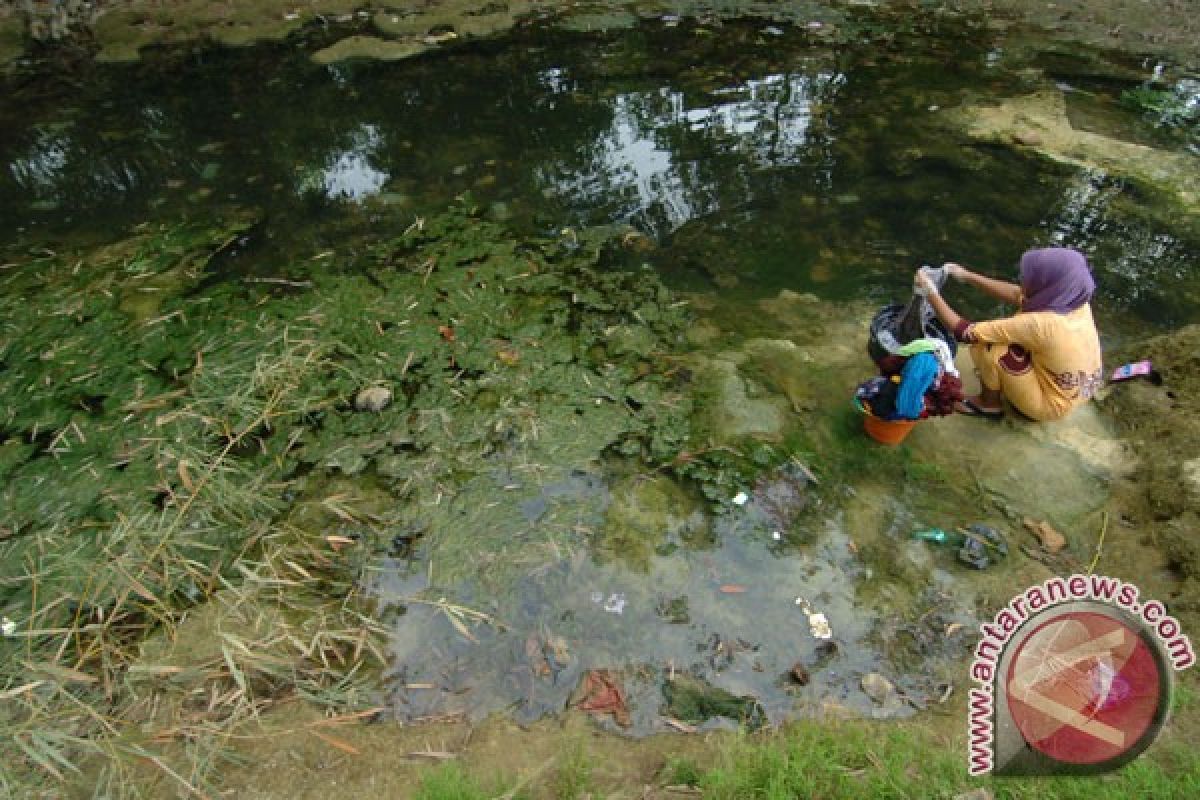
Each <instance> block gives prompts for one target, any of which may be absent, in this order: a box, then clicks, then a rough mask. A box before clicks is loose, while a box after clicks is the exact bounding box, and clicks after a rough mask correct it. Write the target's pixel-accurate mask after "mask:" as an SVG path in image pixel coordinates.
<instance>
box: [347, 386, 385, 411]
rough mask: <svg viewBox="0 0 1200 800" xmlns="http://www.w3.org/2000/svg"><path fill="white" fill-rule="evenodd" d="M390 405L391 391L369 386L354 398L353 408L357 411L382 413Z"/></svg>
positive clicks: (381, 387)
mask: <svg viewBox="0 0 1200 800" xmlns="http://www.w3.org/2000/svg"><path fill="white" fill-rule="evenodd" d="M391 404H392V390H391V389H388V388H385V387H383V386H371V387H369V388H366V389H363V390H362V391H361V392H359V393H358V394H357V395H355V396H354V408H355V409H357V410H358V411H383V410H384V409H385V408H387V407H388V406H390V405H391Z"/></svg>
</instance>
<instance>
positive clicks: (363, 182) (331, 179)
mask: <svg viewBox="0 0 1200 800" xmlns="http://www.w3.org/2000/svg"><path fill="white" fill-rule="evenodd" d="M382 141H383V137H382V136H381V135H380V133H379V128H378V127H376V126H375V125H367V124H364V125H360V126H359V128H358V130H357V131H355V132H354V134H353V137H352V143H351V145H350V147H348V148H346V149H345V150H342V151H341V152H338V153H335V154H334V156H333V158H332V161H333V163H332V164H330V165H329V166H327V167H326V168H325V170H324V172H323V175H322V182H323V184H324V187H325V193H326V194H327V195H329V196H330V197H333V198H349V199H351V200H362V199H363V198H365V197H369V196H370V195H373V194H376V193H377V192H379V190H380V189H382V188H383V185H384V184H385V183H386V182H387V179H388V174H387V173H386V172H381V171H380V170H378V169H376V168H375V167H374V166H372V164H371V159H372V158H373V157H374V156H375V150H376V149H377V148H378V147H379V145H380V143H381V142H382Z"/></svg>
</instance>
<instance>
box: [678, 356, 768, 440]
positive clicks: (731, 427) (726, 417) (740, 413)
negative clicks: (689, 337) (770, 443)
mask: <svg viewBox="0 0 1200 800" xmlns="http://www.w3.org/2000/svg"><path fill="white" fill-rule="evenodd" d="M697 383H698V384H699V385H701V386H702V387H704V393H705V395H706V402H705V404H704V406H703V408H702V411H701V414H702V416H703V417H704V418H705V426H704V427H705V429H706V430H707V431H709V432H710V433H711V435H712V437H713V438H714V439H715V440H717V441H719V442H729V441H733V440H736V439H739V438H741V437H746V436H753V437H757V438H763V439H770V440H778V439H780V438H781V437H782V435H783V429H784V422H785V418H784V413H783V408H782V405H783V404H782V403H781V402H780V398H778V397H772V396H770V395H765V394H764V393H763V391H762V390H761V388H760V387H756V386H754V385H752V384H748V383H747V382H746V381H745V380H744V379H743V378H742V376H741V374H740V373H739V372H738V367H737V364H735V363H734V362H733V361H731V360H727V359H725V358H714V359H712V360H710V361H707V362H705V363H703V364H702V365H700V368H699V369H698V370H697Z"/></svg>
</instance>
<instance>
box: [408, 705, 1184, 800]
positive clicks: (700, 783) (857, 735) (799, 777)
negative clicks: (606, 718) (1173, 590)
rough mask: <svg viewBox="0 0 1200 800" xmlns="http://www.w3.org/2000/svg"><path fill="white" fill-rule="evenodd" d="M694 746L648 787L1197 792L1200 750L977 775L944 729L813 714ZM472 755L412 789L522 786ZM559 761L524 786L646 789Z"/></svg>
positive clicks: (474, 796)
mask: <svg viewBox="0 0 1200 800" xmlns="http://www.w3.org/2000/svg"><path fill="white" fill-rule="evenodd" d="M514 744H516V743H514ZM629 746H630V747H638V746H640V745H639V744H637V743H632V742H631V743H630V744H629ZM689 753H690V754H689V755H687V756H668V758H667V760H666V763H665V765H664V766H663V767H662V769H661V770H660V771H659V774H658V776H657V779H656V780H654V781H653V784H652V787H651V790H652V792H653V793H651V794H646V795H644V796H648V797H654V798H666V797H675V796H683V795H680V794H679V790H680V788H681V787H691V789H692V791H693V792H695V793H696V794H695V795H694V796H699V797H704V798H711V799H712V800H741V799H742V798H745V799H746V800H796V799H797V798H805V799H807V798H822V799H823V800H829V798H855V799H856V800H857V799H858V798H871V799H872V800H874V799H876V798H878V799H880V800H883V799H887V800H893V799H894V800H906V799H908V798H912V800H934V799H944V800H953V798H955V797H957V796H959V795H960V794H962V793H964V792H968V791H970V790H972V789H975V788H980V787H982V788H986V789H987V790H989V791H990V792H991V793H992V796H993V797H994V798H996V800H1025V799H1028V800H1109V799H1110V798H1111V800H1118V798H1119V799H1120V800H1124V799H1125V798H1154V800H1185V799H1186V798H1195V797H1200V757H1197V755H1196V754H1195V753H1194V752H1193V751H1192V750H1191V749H1189V748H1187V747H1186V746H1184V745H1183V744H1180V743H1160V744H1159V745H1157V746H1155V747H1153V748H1152V749H1151V751H1150V753H1149V754H1148V755H1147V756H1145V757H1143V758H1141V759H1138V760H1137V761H1134V762H1133V763H1131V764H1129V765H1127V766H1126V767H1125V768H1124V769H1122V770H1120V771H1118V772H1115V773H1111V774H1108V775H1101V776H1095V777H1086V778H1068V777H1056V778H972V777H970V776H968V775H967V773H966V763H965V755H964V752H963V744H962V742H961V740H960V739H959V738H958V737H950V738H949V739H947V738H945V737H941V736H938V735H936V734H934V733H933V732H932V731H931V730H930V729H929V728H927V727H926V726H925V725H923V724H921V723H916V724H909V723H895V722H889V723H872V722H867V721H842V722H833V723H828V722H825V723H823V722H816V721H806V722H801V723H796V724H794V725H791V726H788V727H786V728H784V729H781V730H777V731H773V732H770V733H764V734H762V735H751V734H745V733H743V734H730V735H728V736H723V737H718V738H715V739H714V741H713V744H712V749H711V751H709V752H706V753H699V754H698V753H696V751H695V750H694V749H692V750H690V751H689ZM469 765H470V761H469V759H465V760H464V761H463V762H460V763H455V764H447V765H441V766H438V767H436V768H433V769H431V770H430V771H429V772H428V773H426V775H425V777H424V779H423V780H422V782H421V785H420V788H419V790H418V791H417V793H416V795H415V796H416V797H417V798H419V800H483V798H497V797H506V798H507V797H510V796H511V797H519V796H521V795H520V794H519V793H517V791H516V790H512V793H511V794H509V793H503V792H501V791H500V790H495V791H492V792H489V791H488V790H487V789H486V785H485V784H484V783H481V782H480V781H479V780H478V779H477V778H474V777H472V775H471V774H470V772H469ZM553 767H554V768H553V769H551V770H546V771H545V772H544V773H542V774H540V775H539V777H538V778H537V779H534V780H531V781H530V782H529V783H528V784H523V785H520V786H519V788H520V789H523V790H526V791H527V792H528V796H530V797H537V798H542V797H553V798H556V800H557V799H558V798H582V797H592V798H597V800H598V799H599V798H605V797H609V798H617V797H629V796H631V792H632V793H633V795H632V796H643V790H644V786H643V784H642V782H641V781H636V784H637V785H636V786H631V785H629V778H628V777H626V778H625V779H623V780H625V781H626V782H625V783H622V784H616V785H612V784H610V785H603V782H602V781H599V780H597V779H596V777H595V774H594V767H595V764H593V763H592V757H591V756H589V754H588V752H587V751H585V750H584V749H582V748H580V747H574V748H571V747H566V748H564V749H563V750H562V751H561V752H560V754H559V756H558V760H557V761H556V762H555V763H554V764H553ZM509 785H514V784H512V783H511V782H510V783H509ZM668 787H670V788H668ZM688 796H691V795H688Z"/></svg>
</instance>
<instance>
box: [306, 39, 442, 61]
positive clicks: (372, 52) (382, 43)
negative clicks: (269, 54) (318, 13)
mask: <svg viewBox="0 0 1200 800" xmlns="http://www.w3.org/2000/svg"><path fill="white" fill-rule="evenodd" d="M427 50H429V45H427V44H425V43H424V42H411V41H404V42H398V41H392V40H389V39H380V38H378V37H376V36H348V37H346V38H345V39H342V40H341V41H339V42H337V43H336V44H333V45H330V46H329V47H326V48H324V49H322V50H318V51H317V52H315V53H313V55H312V60H313V61H314V62H316V63H317V64H336V63H338V62H340V61H349V60H351V59H373V60H375V61H402V60H404V59H406V58H412V57H413V56H418V55H420V54H421V53H424V52H425V51H427Z"/></svg>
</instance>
